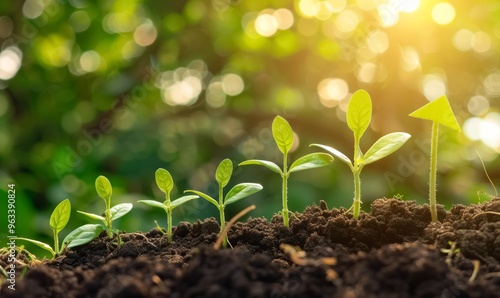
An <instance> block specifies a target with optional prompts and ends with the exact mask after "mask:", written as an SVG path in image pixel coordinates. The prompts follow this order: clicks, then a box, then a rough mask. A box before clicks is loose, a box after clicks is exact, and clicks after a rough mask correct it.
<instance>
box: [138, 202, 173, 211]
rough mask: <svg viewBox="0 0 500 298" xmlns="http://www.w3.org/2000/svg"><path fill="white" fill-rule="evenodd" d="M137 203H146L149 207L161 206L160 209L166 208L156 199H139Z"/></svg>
mask: <svg viewBox="0 0 500 298" xmlns="http://www.w3.org/2000/svg"><path fill="white" fill-rule="evenodd" d="M137 203H142V204H146V205H148V206H151V207H156V208H161V209H165V208H167V207H166V206H165V205H164V204H163V203H160V202H158V201H153V200H139V201H137Z"/></svg>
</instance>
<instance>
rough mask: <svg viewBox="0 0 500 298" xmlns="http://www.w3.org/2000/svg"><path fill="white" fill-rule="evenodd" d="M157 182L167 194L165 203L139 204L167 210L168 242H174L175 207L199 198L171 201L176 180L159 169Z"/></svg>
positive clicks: (192, 196)
mask: <svg viewBox="0 0 500 298" xmlns="http://www.w3.org/2000/svg"><path fill="white" fill-rule="evenodd" d="M155 180H156V184H157V185H158V187H159V188H160V189H161V191H163V192H164V193H165V195H166V196H165V202H163V203H160V202H158V201H153V200H140V201H138V202H139V203H143V204H146V205H149V206H152V207H157V208H161V209H163V210H165V212H166V213H167V241H168V242H169V243H170V242H172V210H174V208H175V207H177V206H180V205H182V204H184V203H186V202H189V201H191V200H194V199H197V198H199V196H197V195H190V196H184V197H181V198H178V199H177V200H175V201H172V202H171V201H170V192H171V191H172V189H173V188H174V180H173V179H172V175H170V173H169V172H168V171H167V170H165V169H161V168H160V169H158V170H156V173H155Z"/></svg>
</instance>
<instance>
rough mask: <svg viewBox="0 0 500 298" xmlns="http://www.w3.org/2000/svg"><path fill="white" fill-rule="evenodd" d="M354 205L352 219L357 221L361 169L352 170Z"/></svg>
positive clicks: (359, 204) (359, 202)
mask: <svg viewBox="0 0 500 298" xmlns="http://www.w3.org/2000/svg"><path fill="white" fill-rule="evenodd" d="M353 174H354V205H353V212H352V215H353V217H354V219H358V217H359V213H360V210H361V178H360V174H361V169H358V170H354V171H353Z"/></svg>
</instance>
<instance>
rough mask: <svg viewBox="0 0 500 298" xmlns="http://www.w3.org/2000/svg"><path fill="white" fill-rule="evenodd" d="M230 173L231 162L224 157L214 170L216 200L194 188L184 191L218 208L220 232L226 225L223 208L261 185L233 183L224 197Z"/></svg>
mask: <svg viewBox="0 0 500 298" xmlns="http://www.w3.org/2000/svg"><path fill="white" fill-rule="evenodd" d="M232 174H233V163H232V162H231V160H229V159H227V158H226V159H224V160H223V161H221V162H220V164H219V166H218V167H217V170H216V171H215V179H216V180H217V183H218V184H219V201H218V202H217V201H216V200H215V199H214V198H212V197H211V196H209V195H207V194H205V193H203V192H200V191H196V190H186V191H185V192H192V193H194V194H196V195H199V196H200V197H202V198H204V199H205V200H207V201H209V202H210V203H212V204H214V205H215V206H216V207H217V209H219V215H220V231H221V233H222V232H223V231H224V227H225V225H226V219H225V214H224V209H225V208H226V206H227V205H229V204H232V203H234V202H237V201H239V200H241V199H243V198H246V197H248V196H250V195H252V194H254V193H256V192H258V191H260V190H262V185H260V184H258V183H240V184H237V185H235V186H234V187H233V188H232V189H231V190H230V191H229V192H228V193H227V194H226V196H225V197H224V192H223V189H224V187H225V186H226V185H227V184H228V183H229V180H230V179H231V175H232ZM222 246H223V247H226V246H227V237H224V240H223V242H222Z"/></svg>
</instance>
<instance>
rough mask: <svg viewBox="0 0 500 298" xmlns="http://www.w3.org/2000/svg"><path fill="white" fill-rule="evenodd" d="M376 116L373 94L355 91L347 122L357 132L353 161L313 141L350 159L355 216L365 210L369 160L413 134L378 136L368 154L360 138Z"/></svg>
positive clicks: (380, 156)
mask: <svg viewBox="0 0 500 298" xmlns="http://www.w3.org/2000/svg"><path fill="white" fill-rule="evenodd" d="M371 118H372V101H371V98H370V95H369V94H368V92H366V91H365V90H362V89H361V90H358V91H356V92H354V94H353V95H352V97H351V100H350V101H349V106H348V107H347V126H349V128H350V129H351V131H352V132H353V134H354V161H351V160H350V159H349V158H348V157H347V156H346V155H344V154H343V153H341V152H340V151H338V150H337V149H334V148H332V147H329V146H325V145H320V144H311V146H317V147H320V148H323V149H324V150H326V151H328V152H329V153H331V154H333V155H334V156H335V157H337V158H338V159H340V160H341V161H343V162H344V163H346V164H347V165H348V166H349V168H350V169H351V171H352V173H353V176H354V199H353V200H354V202H353V207H352V208H353V217H354V218H355V219H358V217H359V213H360V210H361V178H360V175H361V170H362V169H363V167H364V166H365V165H367V164H370V163H372V162H375V161H377V160H379V159H382V158H384V157H386V156H387V155H389V154H391V153H393V152H394V151H396V150H398V149H399V148H400V147H401V146H403V144H404V143H405V142H406V141H407V140H408V139H409V138H410V137H411V136H410V135H409V134H407V133H405V132H393V133H390V134H387V135H385V136H383V137H381V138H380V139H378V140H377V141H376V142H375V143H374V144H373V145H372V146H371V147H370V149H368V151H366V153H365V154H363V152H362V151H361V147H360V140H361V137H362V136H363V134H364V133H365V131H366V129H367V128H368V126H370V122H371Z"/></svg>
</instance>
